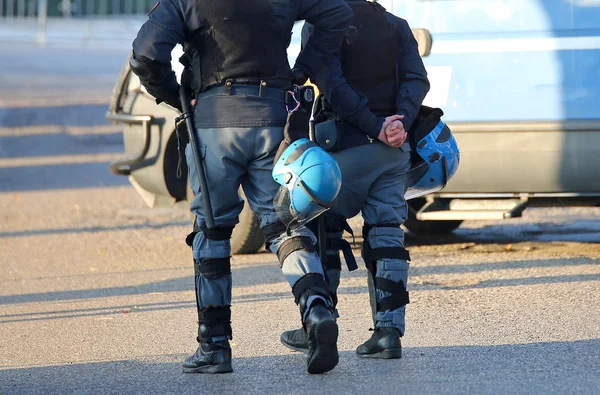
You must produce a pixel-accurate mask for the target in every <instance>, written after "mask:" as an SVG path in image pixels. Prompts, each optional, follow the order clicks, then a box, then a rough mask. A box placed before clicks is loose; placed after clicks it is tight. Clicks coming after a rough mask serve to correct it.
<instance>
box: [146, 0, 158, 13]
mask: <svg viewBox="0 0 600 395" xmlns="http://www.w3.org/2000/svg"><path fill="white" fill-rule="evenodd" d="M159 5H160V1H157V2H156V4H154V7H152V9H151V10H150V12H148V16H150V14H152V13H153V12H154V10H155V9H156V8H157V7H158V6H159Z"/></svg>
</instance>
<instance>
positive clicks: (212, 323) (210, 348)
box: [182, 306, 233, 373]
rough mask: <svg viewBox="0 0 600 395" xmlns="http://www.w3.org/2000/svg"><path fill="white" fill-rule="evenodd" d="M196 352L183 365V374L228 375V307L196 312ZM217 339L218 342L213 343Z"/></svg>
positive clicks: (230, 370)
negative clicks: (197, 344) (197, 322)
mask: <svg viewBox="0 0 600 395" xmlns="http://www.w3.org/2000/svg"><path fill="white" fill-rule="evenodd" d="M198 320H199V324H198V337H197V340H198V343H200V345H199V346H198V350H196V352H195V353H194V355H192V356H190V357H188V358H187V359H186V360H185V362H184V363H183V366H182V367H183V372H184V373H229V372H233V368H232V367H231V347H230V346H229V339H231V337H232V334H231V309H230V307H229V306H222V307H209V308H203V309H200V310H198ZM214 339H217V340H218V341H214Z"/></svg>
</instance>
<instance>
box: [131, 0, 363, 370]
mask: <svg viewBox="0 0 600 395" xmlns="http://www.w3.org/2000/svg"><path fill="white" fill-rule="evenodd" d="M297 20H306V21H308V22H310V23H311V24H312V25H313V26H314V33H313V36H312V37H311V39H310V40H309V41H308V42H307V43H306V44H305V46H304V48H303V50H302V51H301V53H300V54H299V56H298V58H297V60H296V63H295V66H294V68H293V69H291V68H290V66H289V64H288V60H287V53H286V48H287V47H288V45H289V44H290V38H291V31H292V27H293V24H294V22H295V21H297ZM351 20H352V12H351V10H350V9H349V7H348V6H347V5H346V4H345V3H344V2H343V1H342V0H289V1H281V0H189V1H181V0H161V1H160V2H159V3H157V5H156V6H155V7H154V9H153V10H152V11H151V13H150V14H149V19H148V21H147V22H146V23H144V25H143V26H142V27H141V29H140V31H139V33H138V36H137V38H136V39H135V41H134V42H133V55H132V57H131V60H130V64H131V68H132V70H133V72H134V73H135V74H136V75H138V76H139V77H140V80H141V82H142V84H143V85H144V86H145V87H146V89H147V90H148V92H149V93H151V94H152V95H154V96H155V97H156V99H157V102H158V103H160V102H162V101H164V102H166V103H168V104H170V105H172V106H174V107H176V108H179V109H181V103H180V102H179V100H178V84H177V81H176V79H175V75H174V73H173V71H172V70H171V66H170V61H171V51H172V49H173V48H174V46H175V45H176V44H178V43H179V44H183V47H184V51H185V55H184V56H183V58H182V59H181V61H182V63H183V64H184V65H185V66H186V69H185V71H184V77H185V78H183V80H182V82H183V83H185V84H186V85H189V86H190V88H191V90H192V91H193V96H192V97H190V99H196V107H195V110H194V123H195V126H196V128H197V130H198V134H197V139H198V140H199V143H200V145H201V151H202V155H203V157H204V167H205V169H206V178H207V183H208V189H209V191H210V197H211V201H212V208H213V216H214V222H215V225H216V227H215V228H213V229H209V228H208V227H207V223H206V214H205V211H204V210H205V208H204V207H203V205H202V199H201V196H200V190H199V185H198V181H197V179H198V177H197V175H198V174H197V173H196V172H197V169H196V168H195V166H194V165H193V163H194V162H193V161H192V160H191V159H192V151H191V149H192V148H191V147H190V145H189V144H188V146H187V148H186V157H187V159H188V161H187V163H188V166H189V173H188V174H189V180H190V186H191V188H192V190H193V191H194V193H195V195H196V197H195V199H194V200H193V201H192V203H191V211H192V212H193V213H194V214H195V215H196V222H195V227H194V232H193V233H192V234H191V235H190V236H188V239H187V241H188V243H189V244H190V245H191V246H192V249H193V258H194V268H195V288H196V302H197V308H198V321H199V328H198V338H197V340H198V342H199V343H200V344H199V347H198V350H197V351H196V353H195V354H193V355H192V356H190V357H189V358H188V359H186V361H185V362H184V364H183V371H184V372H190V373H223V372H231V371H232V366H231V348H230V345H229V340H230V339H231V338H232V329H231V311H230V305H231V287H232V283H231V268H230V255H231V249H230V242H229V239H230V237H231V232H232V230H233V227H234V226H235V224H236V223H237V222H238V214H239V213H240V212H241V210H242V207H243V204H244V202H243V200H242V199H240V198H239V196H238V188H239V186H240V184H241V185H242V187H243V189H244V193H245V195H246V198H247V202H248V204H250V207H251V209H252V210H253V211H254V212H255V213H256V214H257V215H258V217H259V218H260V226H261V228H262V229H263V231H264V233H265V237H266V247H267V248H268V249H270V250H271V251H272V252H274V253H276V254H277V255H278V257H279V258H280V263H281V266H282V270H283V273H284V275H285V277H286V279H287V280H288V282H289V283H290V285H291V286H292V292H293V293H294V296H295V300H296V303H297V304H299V307H300V311H301V316H302V322H303V325H304V328H305V330H306V332H308V334H309V346H308V348H309V351H308V354H309V355H308V359H307V369H308V372H309V373H322V372H326V371H328V370H331V369H333V368H334V367H335V365H336V364H337V362H338V353H337V347H336V341H337V324H335V321H334V320H333V316H332V307H333V304H332V301H331V297H330V295H329V293H328V291H327V288H326V287H327V286H326V283H325V280H324V276H323V270H322V266H321V263H320V261H319V258H318V256H317V254H316V252H315V246H314V245H315V242H316V238H315V236H314V234H313V233H312V232H311V231H310V230H308V229H307V228H305V227H303V228H298V229H293V230H289V229H288V232H286V226H285V225H284V224H283V223H282V222H281V221H280V220H279V218H278V215H277V213H276V212H275V210H274V208H273V198H274V196H275V195H276V193H277V191H278V189H279V185H278V184H277V183H276V182H275V181H274V180H273V179H272V177H271V171H272V169H273V161H274V157H275V153H276V151H277V148H278V146H279V144H280V143H281V141H282V138H283V129H284V125H285V123H286V119H287V117H288V110H289V109H290V108H295V107H294V105H295V103H296V102H295V100H296V98H295V97H294V96H293V95H291V94H290V92H293V91H292V89H293V83H294V84H303V83H304V82H305V81H306V79H307V78H309V77H312V78H314V76H315V75H316V73H317V72H319V70H320V69H321V68H322V67H323V66H324V64H325V63H326V61H327V58H328V56H329V55H330V54H332V53H333V52H334V51H336V50H337V48H339V46H340V43H341V40H342V37H343V34H344V32H345V31H346V29H347V28H348V26H349V25H350V23H351Z"/></svg>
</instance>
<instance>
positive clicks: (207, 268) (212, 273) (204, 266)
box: [194, 257, 231, 280]
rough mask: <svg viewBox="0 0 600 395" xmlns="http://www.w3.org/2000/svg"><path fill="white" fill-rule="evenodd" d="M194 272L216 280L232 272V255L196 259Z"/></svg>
mask: <svg viewBox="0 0 600 395" xmlns="http://www.w3.org/2000/svg"><path fill="white" fill-rule="evenodd" d="M194 274H195V275H196V276H199V275H201V274H202V275H203V276H204V277H206V278H207V279H209V280H216V279H218V278H221V277H223V276H226V275H228V274H231V257H229V258H201V259H194Z"/></svg>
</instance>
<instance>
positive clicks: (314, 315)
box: [292, 273, 339, 374]
mask: <svg viewBox="0 0 600 395" xmlns="http://www.w3.org/2000/svg"><path fill="white" fill-rule="evenodd" d="M292 292H293V293H294V295H295V296H296V303H298V305H299V306H300V314H302V326H303V327H304V329H305V330H306V334H307V337H308V355H307V370H308V373H311V374H318V373H325V372H328V371H330V370H331V369H333V368H335V366H336V365H337V364H338V361H339V355H338V350H337V338H338V326H337V323H336V322H335V318H334V316H333V312H332V310H331V308H329V307H328V306H327V304H326V303H327V302H328V303H329V305H331V298H330V297H329V292H328V291H327V285H326V284H325V280H324V279H323V276H322V275H321V274H316V273H310V274H307V275H305V276H304V277H302V278H301V279H300V280H298V282H297V283H296V284H295V285H294V288H293V289H292ZM326 301H327V302H326Z"/></svg>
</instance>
